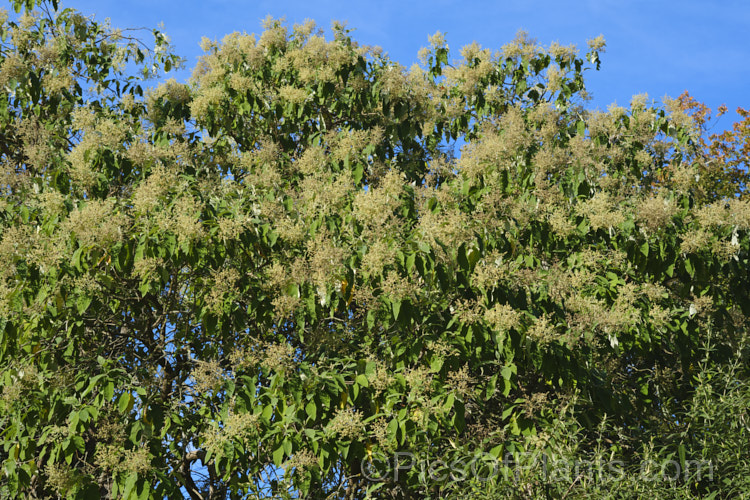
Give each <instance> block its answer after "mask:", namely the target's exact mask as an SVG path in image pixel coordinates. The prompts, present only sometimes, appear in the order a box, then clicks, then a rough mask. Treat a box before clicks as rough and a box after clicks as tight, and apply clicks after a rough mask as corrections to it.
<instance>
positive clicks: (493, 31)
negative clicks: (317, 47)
mask: <svg viewBox="0 0 750 500" xmlns="http://www.w3.org/2000/svg"><path fill="white" fill-rule="evenodd" d="M63 3H64V5H65V6H67V7H73V8H76V9H78V10H80V11H82V12H83V13H84V14H96V18H97V19H100V20H103V19H104V18H105V17H109V18H111V19H112V24H113V26H117V27H122V28H124V27H156V26H157V25H158V24H159V23H163V24H164V31H165V32H166V33H167V34H168V35H169V36H170V37H171V39H172V42H173V44H174V46H175V48H176V50H177V53H178V54H180V55H181V56H183V57H185V58H186V59H187V67H188V68H192V67H193V65H194V64H195V61H196V60H197V57H198V56H199V55H200V48H199V47H198V43H199V41H200V39H201V37H202V36H207V37H209V38H212V39H213V38H215V39H219V40H220V39H221V38H222V37H223V36H224V35H225V34H227V33H231V32H233V31H240V32H241V31H246V32H248V33H252V32H255V33H259V32H260V31H261V25H260V21H261V20H262V19H263V18H265V17H266V16H267V15H269V14H270V15H272V16H273V17H276V18H278V17H282V16H283V17H286V19H287V20H288V21H289V22H290V23H294V22H302V21H304V20H305V19H314V20H315V21H317V22H318V24H319V25H320V26H322V27H324V28H326V29H327V28H328V27H329V26H330V22H331V20H334V19H335V20H341V21H348V24H349V27H351V28H354V29H355V32H354V38H355V39H357V40H358V41H361V42H363V43H368V44H371V45H379V46H381V47H383V49H385V50H386V51H387V52H388V53H389V54H390V56H391V58H392V59H395V60H397V61H399V62H400V63H402V64H403V65H405V66H407V67H408V66H410V65H411V64H412V63H414V62H416V60H417V51H418V50H419V49H420V47H423V46H425V45H427V36H428V35H430V34H433V33H434V32H435V31H438V30H439V31H442V32H445V33H447V38H448V43H449V46H450V47H451V49H452V50H454V51H455V56H456V57H458V49H460V47H462V46H463V45H465V44H467V43H470V42H472V41H474V40H476V41H477V42H479V43H480V44H481V45H482V46H484V47H489V48H491V49H499V48H500V47H501V46H502V45H503V44H505V43H507V42H509V41H510V40H511V39H512V38H513V37H514V35H515V33H516V32H517V31H518V30H519V29H524V30H526V31H528V32H529V33H530V34H531V35H532V36H533V37H535V38H537V39H538V40H539V42H541V43H543V44H545V45H546V44H548V43H550V42H552V41H558V42H560V43H562V44H569V43H574V44H576V45H577V46H578V47H579V48H581V49H582V52H585V49H586V39H588V38H593V37H595V36H597V35H599V34H603V35H604V36H605V38H606V39H607V52H606V53H605V54H603V56H602V61H603V62H602V69H601V71H599V72H593V71H591V72H589V75H588V80H587V81H588V88H589V90H590V91H591V92H592V93H593V97H594V100H593V102H592V103H591V104H590V105H591V106H592V107H598V108H602V109H604V108H606V107H607V106H608V105H609V104H610V103H612V102H615V101H616V102H617V103H618V104H622V105H625V104H627V103H628V102H629V101H630V97H631V96H632V95H634V94H639V93H644V92H645V93H648V94H649V96H650V97H652V98H655V99H658V100H660V99H661V98H662V97H663V96H665V95H669V96H671V97H677V96H678V95H679V94H680V93H681V92H682V91H683V90H686V89H687V90H689V91H690V92H691V94H693V95H694V96H695V97H696V98H697V99H698V100H701V101H704V102H706V103H707V104H709V105H710V106H711V107H712V108H716V107H717V106H718V105H719V104H727V106H728V107H729V109H730V111H732V113H731V114H730V115H728V116H727V117H725V118H724V119H722V121H721V122H720V123H719V124H718V126H717V129H723V128H726V127H729V126H730V125H731V120H734V119H735V116H736V115H734V113H733V111H734V109H736V108H737V106H742V107H743V108H748V107H750V97H749V96H748V91H750V41H749V38H750V36H749V35H748V33H749V32H750V2H748V1H747V0H728V1H722V2H718V1H711V0H703V1H697V0H681V1H659V0H584V1H575V0H574V1H571V2H562V1H549V0H536V1H529V0H525V1H522V0H503V1H495V2H490V1H487V2H481V1H474V0H464V1H453V0H432V1H424V0H419V1H409V0H400V1H394V0H380V1H370V2H360V1H356V0H353V1H350V2H344V1H340V0H335V1H334V0H324V1H314V0H307V1H298V0H257V1H253V0H245V1H242V0H214V1H211V0H208V1H205V0H204V1H200V2H198V1H194V0H182V1H178V0H119V1H114V0H63ZM188 74H189V73H188V72H187V71H186V72H183V73H181V74H178V75H176V77H177V78H178V80H184V79H185V77H186V76H187V75H188Z"/></svg>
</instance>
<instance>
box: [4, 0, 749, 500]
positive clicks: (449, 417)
mask: <svg viewBox="0 0 750 500" xmlns="http://www.w3.org/2000/svg"><path fill="white" fill-rule="evenodd" d="M16 5H17V7H18V10H19V11H21V10H23V8H24V6H25V9H26V10H24V13H22V14H21V15H20V17H18V18H17V19H15V18H14V19H5V20H4V21H3V23H2V28H1V29H2V33H1V34H2V38H3V40H4V42H3V46H2V52H1V53H0V59H1V60H2V61H1V62H2V66H1V67H0V81H1V83H2V85H3V87H4V91H3V94H2V99H0V108H1V109H0V134H2V137H0V145H2V150H1V151H0V159H1V160H2V162H1V164H2V182H1V183H0V189H2V191H3V198H2V202H0V203H2V205H0V221H1V222H0V261H2V262H3V263H5V266H4V267H3V268H2V270H0V367H2V380H1V382H0V383H1V384H2V388H3V390H2V399H0V428H2V429H3V430H2V432H1V433H0V441H1V442H2V447H1V448H0V461H2V464H3V475H2V479H0V494H2V495H3V496H11V497H17V496H36V497H46V496H55V495H58V496H61V497H70V498H89V497H90V498H98V497H126V498H129V497H138V498H141V497H142V498H146V497H155V498H157V497H158V498H164V497H170V498H172V497H179V496H182V495H183V494H187V495H189V496H190V497H191V498H196V499H197V498H227V497H231V498H240V497H245V496H247V497H263V496H270V495H274V496H276V497H279V496H281V497H283V496H284V495H287V496H290V497H299V496H302V497H308V496H309V497H314V498H322V497H326V496H330V497H334V498H338V497H348V498H362V497H367V496H372V497H383V498H390V497H412V496H414V497H425V498H435V497H441V496H456V495H467V494H469V493H471V492H474V493H475V494H476V495H477V496H478V497H481V498H487V497H491V496H493V495H494V496H497V497H501V498H504V497H507V496H509V495H515V496H518V497H524V498H526V497H537V496H539V497H542V496H547V497H549V496H550V495H553V494H554V495H555V496H567V497H586V496H589V495H590V496H601V494H603V492H610V493H609V494H611V495H613V496H617V495H618V494H619V495H621V496H630V495H631V494H633V493H634V492H636V493H637V492H641V493H642V494H644V495H649V494H650V492H653V491H656V490H655V488H654V487H653V485H651V486H649V484H647V483H645V482H644V481H646V480H645V479H644V478H643V477H642V474H641V475H639V474H638V472H639V466H640V464H642V463H643V462H644V460H652V459H654V457H661V458H664V459H666V458H667V457H670V458H669V459H670V460H671V459H672V458H674V457H679V460H678V463H680V464H684V463H685V462H686V460H698V459H699V458H700V459H703V460H710V461H712V465H713V470H714V472H715V473H714V474H711V475H710V477H707V476H706V475H703V476H701V477H695V476H688V475H685V476H684V477H683V476H680V477H678V478H677V479H676V480H675V481H673V482H671V483H665V482H663V481H662V482H659V483H658V487H659V488H664V495H665V496H668V495H671V496H675V497H678V496H679V495H684V496H690V495H705V494H709V493H712V492H713V493H722V494H730V493H732V492H737V491H743V490H742V487H743V483H742V482H741V481H743V479H742V478H743V477H745V478H746V477H748V463H749V460H748V459H749V457H748V452H747V450H746V449H743V448H741V449H736V448H732V447H731V443H733V442H735V443H736V442H740V441H739V440H745V441H746V439H747V432H748V428H747V420H746V418H747V410H746V409H747V402H748V393H747V376H748V373H747V366H748V364H747V362H746V356H747V352H746V350H745V347H744V346H745V344H744V343H743V342H744V341H743V335H742V334H743V332H745V331H746V329H747V326H748V321H747V316H748V312H749V311H748V308H750V297H749V296H748V293H750V292H749V291H750V283H748V281H749V280H750V274H749V273H748V246H749V245H750V234H749V230H750V205H749V204H748V201H747V200H746V199H745V197H743V196H742V194H743V193H742V189H744V187H743V186H744V184H738V183H737V182H735V181H734V179H735V178H736V177H740V176H741V175H740V173H739V172H740V171H741V165H744V164H746V163H745V160H744V157H742V158H740V159H738V162H736V163H732V164H729V163H727V164H726V169H717V170H716V171H715V175H716V177H715V179H714V181H712V182H714V183H718V185H720V186H721V187H722V189H721V190H715V189H707V188H706V184H705V176H704V177H701V176H702V175H703V170H701V168H702V166H703V165H706V164H710V163H706V162H707V161H709V160H712V157H711V155H713V156H714V157H715V158H713V160H715V161H719V160H721V161H724V160H726V159H727V158H729V157H730V156H731V155H730V154H729V153H727V154H726V155H724V156H721V157H720V155H719V153H718V152H717V151H718V150H712V149H710V148H708V149H707V148H706V144H705V143H704V142H702V141H703V139H701V137H702V136H701V135H700V131H701V125H702V123H703V122H701V121H700V119H698V120H695V119H694V118H691V116H690V115H689V114H685V113H684V112H683V109H681V108H680V106H677V105H675V106H670V107H669V111H667V110H665V109H661V108H659V107H656V106H654V105H652V104H649V103H648V102H647V99H646V98H644V97H636V98H634V100H633V102H632V103H631V106H630V107H629V109H624V108H620V107H612V108H610V110H609V111H608V112H597V111H590V110H587V109H586V108H585V107H584V104H585V100H586V92H585V87H584V78H583V76H584V71H585V70H587V69H589V68H590V67H591V66H590V65H593V66H595V67H596V68H597V69H598V67H599V53H600V52H601V51H602V50H603V47H604V42H603V40H602V39H595V40H592V41H591V42H590V47H589V48H590V51H589V52H588V53H587V54H586V57H585V59H584V58H582V57H580V56H579V55H578V53H577V51H575V50H574V49H573V48H571V47H562V46H560V45H558V44H552V45H551V46H549V47H542V46H540V45H539V44H538V43H537V42H536V41H534V40H532V39H530V38H529V37H528V36H527V35H525V34H523V33H521V34H519V36H518V37H517V38H516V39H515V40H514V41H513V42H511V43H509V44H508V45H506V46H504V47H503V48H502V50H501V51H499V52H497V53H492V52H491V51H489V50H487V49H482V48H480V47H479V46H477V45H476V44H474V45H471V46H468V47H465V48H464V49H463V50H462V51H461V57H462V58H461V60H460V61H456V62H454V63H452V64H449V52H448V46H447V44H446V43H445V40H444V39H443V37H442V36H441V35H439V34H438V35H435V36H434V37H431V39H430V42H431V48H429V49H425V51H424V52H423V53H422V54H421V56H422V59H423V62H424V64H423V66H422V67H417V66H415V67H413V68H411V69H410V70H406V69H405V68H403V67H401V66H400V65H398V64H396V63H395V62H393V61H391V60H389V59H388V58H387V56H385V55H383V54H382V53H381V51H379V50H378V49H376V48H372V47H365V46H361V45H359V44H357V43H356V42H355V41H354V40H353V39H352V38H351V36H350V32H349V31H348V30H347V29H346V28H345V27H344V26H342V25H339V24H334V26H333V38H332V39H329V40H327V39H325V37H324V35H323V34H322V33H320V32H318V31H317V29H316V28H315V26H314V25H313V24H312V23H308V24H305V25H302V26H295V27H294V28H293V29H292V30H291V31H290V30H289V29H288V28H287V27H286V25H285V24H284V23H283V22H281V21H276V20H271V19H269V20H267V21H266V25H265V31H264V33H263V34H262V35H261V36H260V37H255V36H248V35H244V34H243V35H240V34H233V35H229V36H227V37H226V38H225V39H224V40H223V41H222V42H221V43H218V42H212V41H209V40H205V41H204V48H205V55H204V56H203V58H202V59H201V61H200V62H199V64H198V66H197V67H196V69H195V71H194V74H193V77H192V80H191V82H190V83H188V84H182V83H178V82H176V81H174V80H169V81H166V82H164V83H162V84H161V85H159V86H157V87H155V88H152V89H150V90H147V91H146V92H143V90H142V81H143V79H144V78H145V77H148V76H152V75H153V74H154V72H155V71H159V70H161V69H162V68H163V69H164V70H167V71H168V70H169V69H170V67H171V66H172V65H175V64H178V63H179V59H178V58H177V57H176V56H174V55H172V54H171V52H170V51H169V48H168V41H167V39H166V37H165V36H164V35H163V34H161V33H159V32H155V33H154V35H155V44H154V47H153V48H152V49H150V50H149V49H148V48H147V47H145V46H143V45H141V44H140V42H138V41H137V40H136V39H131V38H127V37H124V36H123V34H122V33H123V32H121V31H118V30H113V29H111V28H109V27H108V26H105V25H101V24H98V23H96V22H94V21H93V20H91V19H88V18H85V17H83V16H81V15H80V14H78V13H76V12H74V11H72V10H59V9H58V8H57V5H56V4H54V3H53V4H48V3H46V2H41V3H38V6H39V7H40V8H41V9H42V12H41V13H37V14H32V13H30V11H29V10H28V9H30V8H31V7H33V5H31V4H26V3H24V2H20V1H19V2H16ZM138 68H141V69H140V70H139V69H138ZM143 68H145V69H143ZM683 108H684V106H683ZM724 143H725V144H727V147H728V148H729V149H731V148H732V147H734V146H732V144H735V143H732V142H731V141H730V140H729V139H727V140H726V141H724ZM457 148H460V154H457ZM732 151H735V152H737V153H738V154H745V153H741V152H740V150H739V149H732ZM738 158H739V157H738ZM729 186H731V187H729ZM713 380H716V381H717V382H713ZM735 410H736V411H737V413H734V412H735ZM407 453H408V454H411V455H410V456H411V457H415V459H416V460H417V462H418V463H420V464H429V465H431V466H435V465H436V464H437V468H436V469H435V470H436V471H438V472H446V470H444V469H445V468H444V469H441V468H440V467H442V466H443V465H446V464H453V463H456V461H459V463H465V462H467V461H468V462H471V461H472V459H474V458H476V459H477V460H479V459H481V460H482V461H481V462H480V461H474V462H471V463H472V464H473V465H474V466H475V469H474V472H476V470H477V469H476V467H479V468H480V469H481V470H485V469H482V467H485V466H486V467H487V468H488V469H486V470H494V471H495V472H496V474H494V475H492V476H491V477H490V479H489V480H479V479H477V474H476V473H475V474H473V475H472V474H468V473H467V474H463V475H462V474H450V473H441V474H439V475H435V474H432V473H425V468H424V467H422V468H420V467H416V466H415V467H403V468H399V469H396V470H395V471H394V470H393V467H391V468H390V469H388V468H387V467H386V464H385V461H384V458H389V459H390V460H393V458H394V457H405V456H407V455H406V454H407ZM691 454H692V455H691ZM540 456H544V457H553V458H561V459H569V460H588V461H590V462H591V463H595V461H598V460H601V459H606V460H610V461H612V460H615V459H616V460H621V461H622V463H623V464H625V466H624V468H623V473H622V474H618V475H617V476H616V479H617V481H618V482H617V484H615V485H607V486H606V488H605V487H604V486H602V484H600V483H599V482H597V480H596V478H594V479H591V478H590V477H588V476H587V475H585V474H583V475H578V476H573V477H570V478H559V477H558V478H550V476H549V474H548V473H547V472H548V471H547V470H546V469H543V471H544V473H540V470H542V469H540V468H539V467H538V463H535V464H534V466H533V467H522V468H520V467H519V464H520V465H523V460H524V459H526V458H528V457H537V458H538V457H540ZM508 457H510V461H508V460H506V459H507V458H508ZM493 460H496V461H495V462H493ZM545 463H546V462H545ZM476 464H480V466H477V465H476ZM482 464H483V465H482ZM493 467H495V469H493ZM396 472H397V473H396ZM428 472H429V471H428ZM448 472H454V471H452V470H449V471H448ZM590 479H591V480H590ZM617 492H620V493H617Z"/></svg>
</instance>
